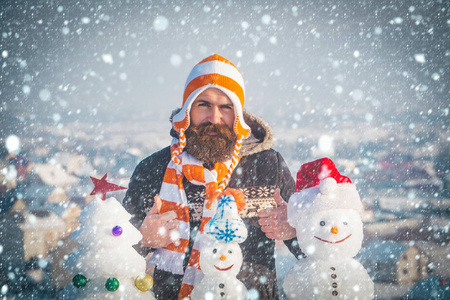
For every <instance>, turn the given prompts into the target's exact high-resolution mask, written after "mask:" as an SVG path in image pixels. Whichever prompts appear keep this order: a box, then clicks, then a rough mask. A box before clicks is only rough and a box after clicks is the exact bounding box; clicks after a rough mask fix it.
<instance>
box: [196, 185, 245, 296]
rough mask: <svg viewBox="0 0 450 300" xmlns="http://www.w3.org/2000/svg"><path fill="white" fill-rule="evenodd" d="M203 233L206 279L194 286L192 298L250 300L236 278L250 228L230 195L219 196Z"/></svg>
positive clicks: (203, 263)
mask: <svg viewBox="0 0 450 300" xmlns="http://www.w3.org/2000/svg"><path fill="white" fill-rule="evenodd" d="M234 191H236V190H234ZM242 196H243V195H242ZM204 232H205V236H204V237H203V240H202V242H201V246H200V260H199V263H200V268H201V270H202V272H203V274H204V277H203V278H202V280H201V281H200V282H199V283H198V284H196V285H195V287H194V289H193V291H192V294H191V299H193V300H204V299H232V300H239V299H240V300H244V299H248V291H247V289H246V288H245V286H244V284H243V283H242V282H241V281H239V280H238V279H237V278H236V276H237V274H238V273H239V270H240V269H241V266H242V251H241V247H240V246H239V243H242V242H243V241H245V239H246V238H247V228H246V227H245V224H244V222H243V221H242V219H241V218H240V217H239V214H238V208H237V205H236V201H235V197H234V196H233V195H232V194H231V193H228V194H225V195H223V196H222V197H220V199H219V201H218V205H217V210H216V214H215V215H214V217H213V218H212V219H211V220H210V221H209V222H208V223H206V225H205V230H204Z"/></svg>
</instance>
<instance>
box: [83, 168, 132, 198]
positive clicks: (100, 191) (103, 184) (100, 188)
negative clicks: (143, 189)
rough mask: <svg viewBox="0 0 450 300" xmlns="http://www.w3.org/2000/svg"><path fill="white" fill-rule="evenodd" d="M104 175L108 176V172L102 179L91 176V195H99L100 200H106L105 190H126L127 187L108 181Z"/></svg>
mask: <svg viewBox="0 0 450 300" xmlns="http://www.w3.org/2000/svg"><path fill="white" fill-rule="evenodd" d="M106 176H108V173H106V174H105V175H104V176H103V177H102V179H97V178H94V177H92V176H89V177H91V180H92V182H93V183H94V189H93V190H92V192H91V195H101V199H102V200H106V193H107V192H113V191H119V190H126V189H127V188H125V187H123V186H119V185H117V184H114V183H110V182H108V181H106Z"/></svg>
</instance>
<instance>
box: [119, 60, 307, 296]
mask: <svg viewBox="0 0 450 300" xmlns="http://www.w3.org/2000/svg"><path fill="white" fill-rule="evenodd" d="M244 100H245V92H244V80H243V78H242V75H241V73H240V72H239V70H238V69H237V68H236V67H235V66H234V65H233V64H232V63H231V62H230V61H228V60H227V59H225V58H223V57H221V56H219V55H217V54H215V55H212V56H209V57H207V58H205V59H204V60H202V61H201V62H200V63H198V64H197V65H196V66H195V67H194V68H193V69H192V71H191V73H190V74H189V76H188V79H187V81H186V85H185V89H184V95H183V106H182V108H181V109H178V110H176V111H174V113H173V114H172V118H171V122H172V130H171V136H172V137H173V141H172V144H171V146H170V147H166V148H164V149H162V150H160V151H158V152H156V153H154V154H152V155H151V156H149V157H147V158H146V159H144V160H143V161H141V162H140V163H139V165H138V166H137V167H136V169H135V171H134V173H133V175H132V177H131V180H130V183H129V188H128V191H127V194H126V196H125V199H124V201H123V205H124V207H125V208H126V209H127V210H128V211H129V212H130V213H131V214H132V219H131V222H132V223H133V224H134V225H135V226H136V227H137V228H139V230H140V232H141V233H142V235H143V239H142V241H141V242H140V245H139V247H140V251H141V253H142V254H143V255H147V254H148V253H149V252H153V253H152V255H151V258H150V259H149V260H148V264H150V265H155V266H156V267H155V270H154V273H153V277H154V287H153V290H154V293H155V296H156V297H157V299H177V298H178V299H184V298H186V299H187V297H189V295H190V293H191V291H192V289H193V286H194V285H195V284H196V283H198V282H199V281H200V280H201V278H202V276H203V273H202V272H201V269H200V267H199V264H198V259H199V249H198V247H197V246H198V244H199V241H198V239H199V238H198V237H199V236H201V235H202V230H203V225H204V224H205V223H206V222H207V221H208V220H209V218H207V216H206V215H204V212H205V211H207V210H208V209H211V207H214V205H213V204H214V203H215V201H217V197H218V195H219V194H220V193H221V192H222V191H223V190H224V189H225V188H228V187H229V188H234V189H239V190H241V191H242V192H243V193H244V195H245V197H246V206H245V207H244V209H243V210H242V211H241V213H240V215H241V218H242V219H243V220H244V222H245V224H246V226H247V230H248V238H247V240H246V241H245V242H243V243H242V244H241V248H242V253H243V259H244V263H243V265H242V268H241V272H240V273H239V275H238V279H239V280H241V281H242V282H243V283H244V285H245V286H246V288H247V289H248V290H249V291H250V292H251V293H258V296H259V299H278V297H279V295H278V288H277V280H276V270H275V257H274V251H275V239H277V240H284V242H285V244H286V245H287V246H288V247H289V249H290V250H291V251H292V252H293V253H294V254H295V255H296V256H298V255H300V254H301V252H300V250H299V249H298V247H295V245H296V241H295V236H296V234H295V229H294V228H292V227H291V226H290V225H289V224H288V223H287V209H286V202H285V200H283V199H286V200H287V199H289V197H290V195H291V194H292V193H293V192H294V187H295V182H294V179H293V178H292V176H291V174H290V171H289V169H288V167H287V165H286V163H285V161H284V159H283V158H282V157H281V155H280V154H279V153H278V152H276V151H275V150H273V149H272V148H271V146H272V133H271V129H270V127H269V126H268V125H267V124H266V123H265V122H264V121H263V120H262V119H260V118H258V117H256V116H254V115H252V114H250V113H248V112H246V111H244V110H243V106H244ZM262 208H265V209H262ZM253 295H254V294H253Z"/></svg>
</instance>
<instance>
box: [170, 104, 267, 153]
mask: <svg viewBox="0 0 450 300" xmlns="http://www.w3.org/2000/svg"><path fill="white" fill-rule="evenodd" d="M179 111H180V108H178V109H176V110H174V111H173V112H172V114H171V116H170V122H171V123H172V118H173V116H174V115H175V114H176V113H178V112H179ZM244 120H245V123H247V124H248V125H249V126H250V128H251V130H252V133H251V135H250V136H249V137H248V138H247V139H245V140H244V142H243V143H242V148H241V152H240V153H239V156H248V155H251V154H254V153H258V152H261V151H264V150H268V149H270V148H272V146H273V133H272V128H271V127H270V126H269V124H267V123H266V122H265V121H264V120H263V119H262V118H260V117H257V116H255V115H254V114H251V113H249V112H248V111H246V110H244ZM170 135H171V136H172V137H178V132H176V131H175V130H174V129H173V128H172V129H171V130H170Z"/></svg>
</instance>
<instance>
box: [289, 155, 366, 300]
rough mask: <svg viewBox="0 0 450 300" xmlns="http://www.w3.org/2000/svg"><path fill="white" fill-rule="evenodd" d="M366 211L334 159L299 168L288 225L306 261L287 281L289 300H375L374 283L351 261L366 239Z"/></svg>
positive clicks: (325, 159) (298, 266) (290, 274)
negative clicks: (362, 215)
mask: <svg viewBox="0 0 450 300" xmlns="http://www.w3.org/2000/svg"><path fill="white" fill-rule="evenodd" d="M362 211H363V205H362V202H361V199H360V196H359V194H358V192H357V190H356V187H355V185H353V184H352V183H351V181H350V179H349V178H347V177H345V176H342V175H340V174H339V172H338V171H337V170H336V167H335V165H334V163H333V162H332V161H331V160H330V159H328V158H324V159H320V160H316V161H314V162H310V163H307V164H305V165H303V166H302V167H301V168H300V171H299V172H298V174H297V186H296V193H295V194H293V195H292V196H291V198H290V200H289V203H288V222H289V224H290V225H291V226H292V227H294V228H295V229H296V230H297V239H298V243H299V246H300V248H301V249H302V250H303V252H305V254H306V256H307V257H306V258H305V259H301V260H299V261H298V262H297V263H296V264H295V265H294V267H293V268H292V269H291V270H290V271H289V273H288V274H287V275H286V278H285V279H284V284H283V288H284V291H285V293H286V295H287V297H288V298H289V299H359V300H361V299H373V296H374V285H373V282H372V280H371V279H370V277H369V275H368V274H367V271H366V270H365V269H364V267H363V266H362V265H361V264H360V263H359V262H358V261H357V260H355V259H354V258H353V257H354V256H355V255H356V254H357V253H358V251H359V250H360V249H361V244H362V240H363V224H362V221H361V216H360V213H361V212H362Z"/></svg>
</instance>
